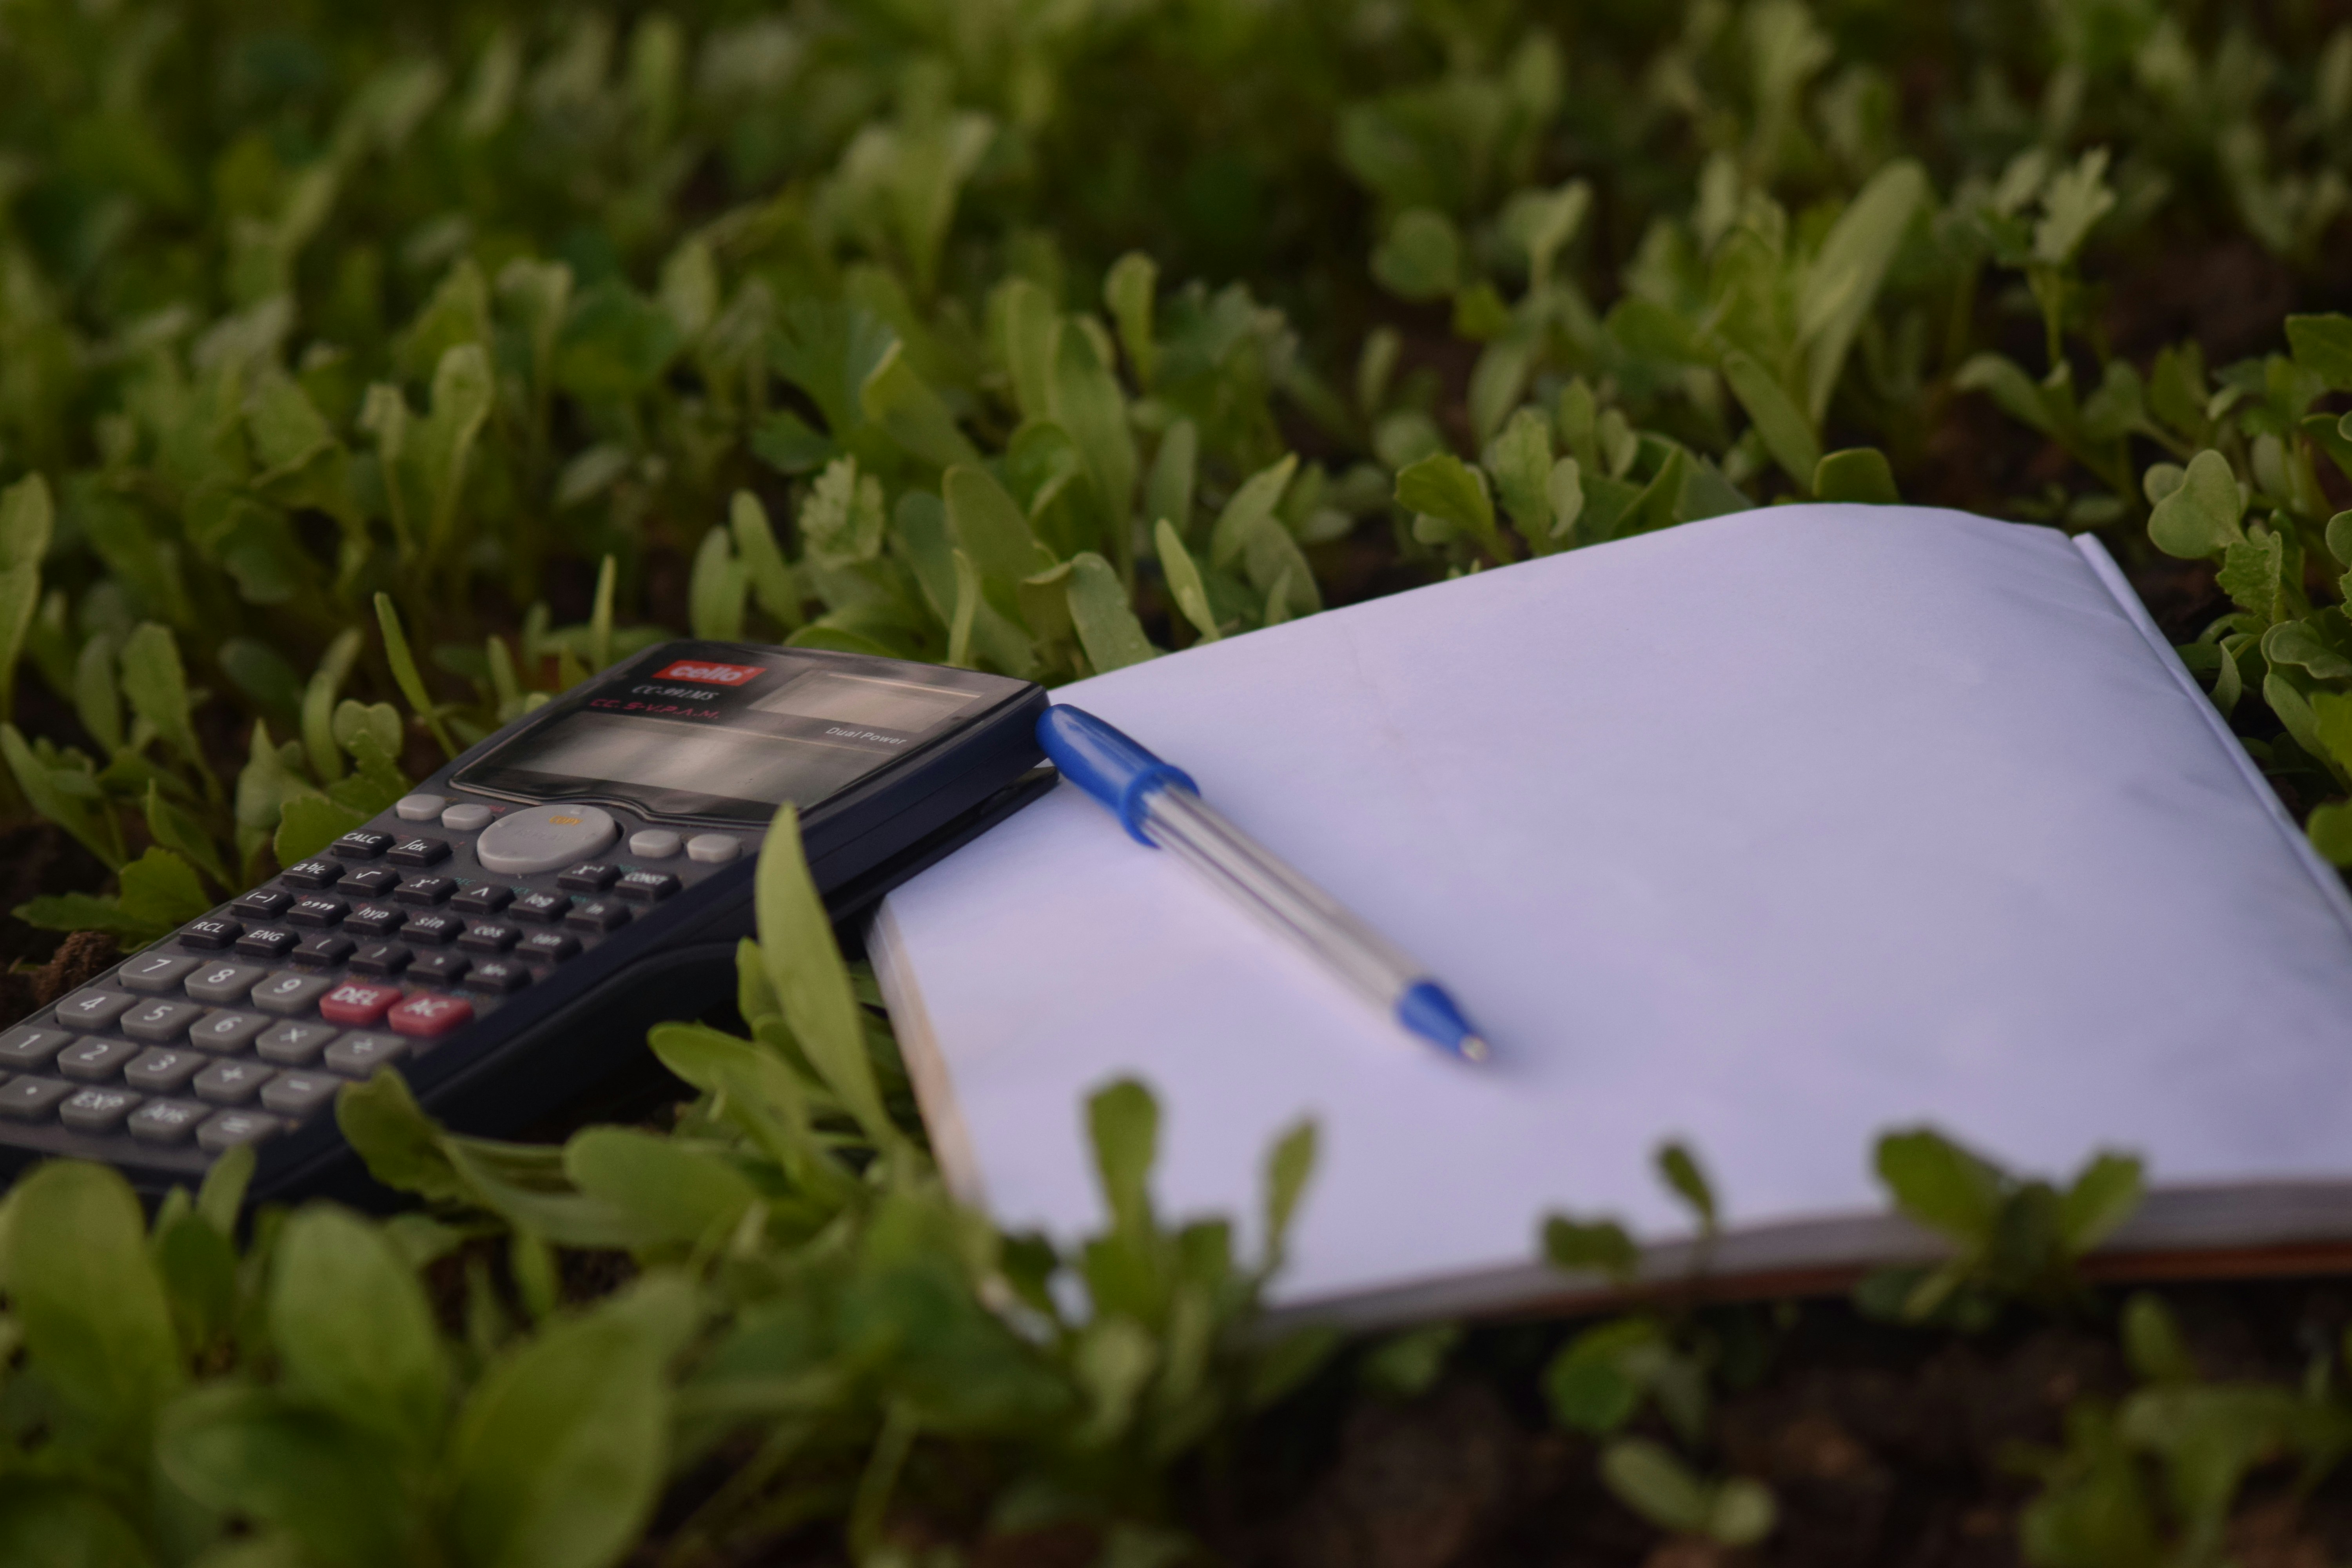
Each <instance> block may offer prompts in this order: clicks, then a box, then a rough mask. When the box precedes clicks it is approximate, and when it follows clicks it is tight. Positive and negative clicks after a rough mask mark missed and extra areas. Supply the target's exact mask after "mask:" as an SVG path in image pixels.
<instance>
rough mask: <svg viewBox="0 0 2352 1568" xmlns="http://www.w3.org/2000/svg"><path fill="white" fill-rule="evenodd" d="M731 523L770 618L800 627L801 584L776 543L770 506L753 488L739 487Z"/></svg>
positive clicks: (743, 560)
mask: <svg viewBox="0 0 2352 1568" xmlns="http://www.w3.org/2000/svg"><path fill="white" fill-rule="evenodd" d="M728 521H729V526H730V528H731V529H732V530H733V531H734V535H735V554H736V557H737V559H738V560H740V562H741V563H742V564H743V570H744V572H745V573H746V574H748V575H749V577H750V579H751V596H752V598H753V599H755V600H756V601H758V603H759V605H760V608H761V610H763V611H764V612H766V614H767V616H768V617H769V619H771V620H772V621H774V622H775V623H776V624H777V625H778V626H782V627H783V628H784V629H785V630H787V631H797V630H799V629H800V626H801V592H800V585H799V584H797V583H796V582H794V581H793V570H792V568H791V567H790V566H788V565H786V564H785V563H784V554H783V552H782V550H780V549H778V548H777V546H776V535H775V531H774V530H773V529H772V527H770V526H769V522H768V509H767V508H765V507H763V506H761V504H760V498H759V497H757V496H755V495H753V494H752V493H751V491H750V490H737V491H736V492H735V499H734V500H733V501H732V502H730V506H729V514H728Z"/></svg>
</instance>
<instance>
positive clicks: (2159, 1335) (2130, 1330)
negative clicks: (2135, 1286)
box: [2116, 1290, 2199, 1384]
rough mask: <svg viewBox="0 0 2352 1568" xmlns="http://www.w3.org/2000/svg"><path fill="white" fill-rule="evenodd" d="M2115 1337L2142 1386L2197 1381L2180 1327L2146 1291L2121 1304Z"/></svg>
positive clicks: (2133, 1294)
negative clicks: (2121, 1345)
mask: <svg viewBox="0 0 2352 1568" xmlns="http://www.w3.org/2000/svg"><path fill="white" fill-rule="evenodd" d="M2118 1328H2119V1332H2118V1334H2117V1336H2116V1337H2117V1338H2118V1339H2120V1340H2121V1341H2122V1342H2123V1347H2124V1359H2125V1360H2126V1361H2127V1362H2129V1363H2131V1369H2132V1372H2133V1373H2135V1374H2136V1375H2137V1377H2138V1378H2139V1379H2140V1381H2142V1382H2143V1383H2179V1384H2193V1383H2196V1382H2197V1381H2199V1379H2198V1375H2197V1362H2196V1358H2194V1357H2193V1356H2191V1355H2190V1354H2189V1346H2188V1344H2187V1343H2186V1342H2184V1341H2183V1340H2182V1339H2181V1337H2180V1325H2179V1323H2177V1322H2175V1321H2173V1317H2172V1313H2171V1312H2170V1311H2169V1310H2167V1309H2166V1307H2165V1305H2164V1302H2163V1301H2162V1300H2159V1299H2158V1297H2156V1296H2155V1295H2153V1294H2151V1293H2150V1292H2148V1291H2146V1290H2135V1291H2133V1292H2132V1294H2131V1299H2130V1300H2127V1301H2126V1302H2125V1303H2124V1310H2123V1315H2122V1319H2121V1321H2120V1323H2119V1324H2118Z"/></svg>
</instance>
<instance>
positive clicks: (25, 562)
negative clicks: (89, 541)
mask: <svg viewBox="0 0 2352 1568" xmlns="http://www.w3.org/2000/svg"><path fill="white" fill-rule="evenodd" d="M53 523H54V510H53V509H52V507H51V506H50V503H49V486H48V481H47V480H46V479H43V478H41V476H40V475H38V474H30V475H27V476H26V478H24V479H19V480H17V481H16V483H15V484H13V485H10V486H9V487H8V488H7V489H5V490H0V720H5V719H7V718H8V717H9V716H10V715H11V714H12V713H13V712H14V711H15V700H16V661H17V659H18V658H20V657H21V656H22V655H23V653H24V651H25V644H26V639H27V638H28V637H31V635H32V631H33V623H34V621H35V619H36V618H37V616H38V615H39V611H40V605H41V560H42V558H43V557H44V556H46V555H47V553H48V550H49V537H50V534H51V531H52V528H53Z"/></svg>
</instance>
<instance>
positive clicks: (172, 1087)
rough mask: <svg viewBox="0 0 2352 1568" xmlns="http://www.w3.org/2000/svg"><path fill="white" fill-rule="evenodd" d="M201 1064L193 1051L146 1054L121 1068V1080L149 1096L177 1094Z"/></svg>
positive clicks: (201, 1060)
mask: <svg viewBox="0 0 2352 1568" xmlns="http://www.w3.org/2000/svg"><path fill="white" fill-rule="evenodd" d="M204 1065H205V1058H203V1057H201V1056H198V1055H197V1054H196V1053H195V1052H194V1051H149V1052H148V1053H147V1054H146V1055H145V1056H143V1057H141V1058H139V1059H138V1060H137V1061H135V1062H132V1063H131V1065H130V1066H129V1067H127V1068H123V1069H122V1080H123V1081H124V1082H125V1083H127V1084H129V1085H130V1086H131V1088H133V1089H144V1090H146V1091H147V1092H148V1093H149V1094H177V1093H179V1092H180V1089H181V1086H182V1085H184V1084H185V1083H186V1082H187V1081H188V1080H189V1079H192V1078H194V1077H195V1076H196V1069H198V1068H201V1067H203V1066H204Z"/></svg>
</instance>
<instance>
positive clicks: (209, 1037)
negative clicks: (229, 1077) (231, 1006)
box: [188, 1013, 270, 1051]
mask: <svg viewBox="0 0 2352 1568" xmlns="http://www.w3.org/2000/svg"><path fill="white" fill-rule="evenodd" d="M269 1022H270V1021H269V1020H268V1018H266V1017H264V1016H262V1015H261V1014H259V1013H215V1014H212V1015H211V1016H208V1017H206V1018H205V1020H204V1021H203V1022H202V1023H199V1024H198V1025H196V1026H195V1027H194V1028H193V1029H190V1030H189V1031H188V1043H189V1044H190V1045H192V1046H201V1047H204V1048H205V1050H208V1051H241V1050H243V1049H245V1047H247V1046H248V1045H250V1044H252V1043H253V1037H254V1036H256V1035H257V1034H259V1033H261V1031H262V1030H264V1029H266V1028H268V1027H269Z"/></svg>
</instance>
